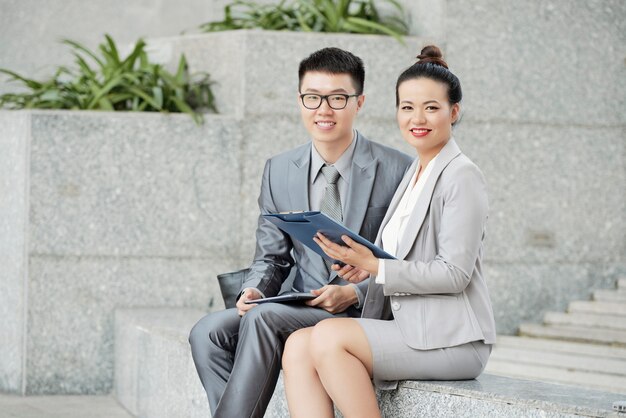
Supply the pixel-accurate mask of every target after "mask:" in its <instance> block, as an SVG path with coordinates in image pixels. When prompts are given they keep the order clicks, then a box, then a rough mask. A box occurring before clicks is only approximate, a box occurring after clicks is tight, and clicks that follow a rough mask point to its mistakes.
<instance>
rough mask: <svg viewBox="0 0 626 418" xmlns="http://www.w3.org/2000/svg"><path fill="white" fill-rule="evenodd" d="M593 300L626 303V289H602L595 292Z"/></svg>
mask: <svg viewBox="0 0 626 418" xmlns="http://www.w3.org/2000/svg"><path fill="white" fill-rule="evenodd" d="M593 300H597V301H599V302H616V303H626V291H623V290H622V291H619V290H606V289H600V290H595V291H594V292H593Z"/></svg>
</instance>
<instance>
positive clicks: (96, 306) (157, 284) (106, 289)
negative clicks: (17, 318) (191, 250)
mask: <svg viewBox="0 0 626 418" xmlns="http://www.w3.org/2000/svg"><path fill="white" fill-rule="evenodd" d="M231 263H232V261H229V260H218V259H211V258H210V257H208V256H207V257H206V258H204V259H194V258H169V259H168V258H161V257H145V258H135V257H119V258H116V257H55V256H49V257H44V256H36V257H32V258H31V272H30V275H31V279H30V281H31V283H30V287H29V294H30V298H29V309H28V333H27V337H28V340H27V344H28V358H27V369H26V372H27V381H26V393H27V394H52V393H66V394H71V393H90V394H99V393H109V392H110V391H111V389H112V387H113V370H114V364H113V359H114V357H113V356H114V332H113V330H114V327H113V323H114V318H113V311H114V310H115V309H116V308H118V307H146V306H180V307H202V308H205V309H209V308H211V307H210V306H209V303H211V301H213V307H212V308H218V307H221V306H223V305H222V302H221V300H219V301H218V300H216V299H214V297H215V295H218V294H219V289H218V285H217V281H216V280H215V275H216V274H218V273H220V272H223V271H226V270H227V269H229V266H230V264H231Z"/></svg>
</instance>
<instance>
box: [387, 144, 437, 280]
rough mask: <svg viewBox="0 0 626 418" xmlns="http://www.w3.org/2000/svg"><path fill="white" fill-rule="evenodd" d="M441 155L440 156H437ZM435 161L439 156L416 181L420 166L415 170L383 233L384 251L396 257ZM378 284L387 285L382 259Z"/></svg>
mask: <svg viewBox="0 0 626 418" xmlns="http://www.w3.org/2000/svg"><path fill="white" fill-rule="evenodd" d="M437 155H439V154H437ZM435 161H437V156H435V158H433V159H432V160H430V162H429V163H428V164H427V165H426V168H424V170H423V172H422V175H421V176H420V177H419V179H417V181H415V178H416V177H417V174H418V170H419V165H418V167H417V169H416V170H415V174H414V175H413V179H412V180H411V181H410V182H409V184H408V185H407V188H406V190H405V191H404V194H403V195H402V199H401V200H400V203H398V206H397V207H396V210H395V212H393V214H392V215H391V218H390V219H389V222H387V225H385V228H384V229H383V233H382V237H381V238H382V244H383V249H384V250H385V251H386V252H388V253H389V254H391V255H393V256H395V255H396V254H397V251H398V243H399V242H400V240H401V239H402V238H403V237H404V233H405V231H406V226H407V223H408V222H409V218H410V217H411V213H413V209H414V208H415V205H416V203H417V199H418V198H419V196H420V194H421V193H422V190H423V189H424V185H425V184H426V180H428V176H430V173H431V171H433V167H434V166H435ZM376 283H379V284H385V260H383V259H381V260H379V262H378V274H377V275H376Z"/></svg>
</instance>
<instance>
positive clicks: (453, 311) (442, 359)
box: [283, 46, 496, 418]
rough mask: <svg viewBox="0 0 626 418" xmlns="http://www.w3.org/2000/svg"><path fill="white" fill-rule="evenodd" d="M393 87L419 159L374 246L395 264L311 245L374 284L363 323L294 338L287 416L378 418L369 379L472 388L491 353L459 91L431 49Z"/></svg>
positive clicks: (348, 249)
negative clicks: (458, 127) (459, 130)
mask: <svg viewBox="0 0 626 418" xmlns="http://www.w3.org/2000/svg"><path fill="white" fill-rule="evenodd" d="M418 58H419V61H418V62H417V63H416V64H414V65H413V66H411V67H409V68H408V69H407V70H405V71H404V72H403V73H402V74H401V75H400V77H399V78H398V82H397V84H396V106H397V121H398V125H399V128H400V131H401V133H402V136H403V137H404V139H405V140H406V141H407V142H408V143H409V144H410V145H411V146H413V147H414V148H415V150H416V151H417V159H416V160H415V162H414V163H413V165H412V166H411V167H410V168H409V169H408V171H407V173H406V174H405V176H404V179H403V181H402V182H401V183H400V186H399V187H398V190H397V191H396V193H395V195H394V197H393V199H392V201H391V204H390V206H389V210H388V212H387V214H386V215H385V218H384V220H383V223H382V225H381V228H380V232H379V233H378V237H377V239H376V243H377V245H379V246H382V248H383V249H384V250H385V251H387V252H388V253H390V254H392V255H394V256H395V257H396V259H377V258H376V257H374V255H373V254H372V253H371V251H369V250H368V249H367V248H366V247H364V246H362V245H359V244H358V243H356V242H354V241H352V240H350V239H349V238H348V237H344V241H345V244H346V246H340V245H337V244H334V243H332V242H331V241H329V240H327V239H326V238H325V237H324V236H323V235H319V234H318V236H317V238H316V242H317V243H318V244H319V245H320V246H321V247H322V249H323V250H324V251H325V252H326V254H328V255H329V256H330V257H332V258H334V259H336V260H339V261H341V262H343V263H345V264H346V266H345V267H343V268H340V267H339V266H338V265H335V266H333V268H334V269H336V270H339V274H340V275H341V276H342V277H343V278H345V279H346V280H349V281H353V282H357V281H360V280H362V279H363V278H364V277H368V276H371V278H372V279H371V280H370V284H369V288H368V291H367V296H366V300H365V304H364V307H363V314H362V317H361V318H358V319H354V318H333V319H328V320H324V321H322V322H320V323H319V324H317V325H316V326H315V327H312V328H306V329H302V330H299V331H296V332H295V333H293V334H292V335H291V336H290V337H289V339H288V341H287V344H286V347H285V353H284V355H283V369H284V376H285V387H286V392H287V401H288V404H289V410H290V413H291V416H292V417H295V418H297V417H312V416H314V417H329V418H330V417H333V416H334V414H333V403H334V404H335V405H336V406H337V408H338V409H339V410H340V411H341V412H342V414H343V416H344V417H345V418H350V417H358V418H363V417H380V411H379V408H378V404H377V401H376V395H375V391H374V388H373V387H372V384H371V380H373V381H374V383H375V384H376V386H377V387H379V388H382V389H390V388H395V386H396V382H397V380H401V379H422V380H461V379H472V378H475V377H476V376H478V375H479V374H480V373H481V372H482V371H483V369H484V367H485V365H486V362H487V359H488V358H489V354H490V352H491V345H492V344H493V343H495V337H496V332H495V322H494V318H493V311H492V307H491V301H490V299H489V293H488V291H487V286H486V284H485V280H484V278H483V274H482V258H483V241H484V238H485V226H486V222H487V211H488V203H487V190H486V185H485V180H484V178H483V175H482V173H481V171H480V169H479V168H478V167H477V166H476V165H475V164H474V163H473V162H472V161H470V159H469V158H467V157H466V156H465V155H464V154H462V153H461V151H460V149H459V147H458V146H457V144H456V142H455V140H454V139H453V138H452V125H454V123H455V122H456V121H457V119H458V117H459V110H460V108H459V102H460V101H461V97H462V93H461V86H460V83H459V80H458V78H457V77H456V76H455V75H454V74H452V72H450V71H449V70H448V66H447V64H446V62H445V61H444V60H443V58H442V54H441V51H440V50H439V48H437V47H436V46H427V47H425V48H424V49H423V50H422V52H421V54H420V55H419V56H418Z"/></svg>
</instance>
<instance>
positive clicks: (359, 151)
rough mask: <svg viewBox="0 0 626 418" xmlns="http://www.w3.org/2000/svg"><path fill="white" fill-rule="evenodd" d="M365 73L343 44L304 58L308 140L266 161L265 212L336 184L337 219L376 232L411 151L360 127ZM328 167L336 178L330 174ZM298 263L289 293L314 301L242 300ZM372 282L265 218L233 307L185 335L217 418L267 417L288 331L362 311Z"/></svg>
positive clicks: (319, 202)
mask: <svg viewBox="0 0 626 418" xmlns="http://www.w3.org/2000/svg"><path fill="white" fill-rule="evenodd" d="M364 78H365V72H364V69H363V62H362V61H361V59H360V58H358V57H356V56H354V55H353V54H351V53H349V52H347V51H343V50H341V49H338V48H324V49H322V50H319V51H317V52H315V53H313V54H312V55H310V56H309V57H307V58H306V59H304V60H303V61H302V62H301V63H300V68H299V90H300V91H299V95H298V101H299V105H300V111H301V116H302V121H303V123H304V126H305V127H306V129H307V131H308V132H309V134H310V136H311V139H312V141H311V142H309V143H307V144H305V145H302V146H300V147H297V148H295V149H293V150H290V151H287V152H284V153H282V154H279V155H277V156H275V157H272V158H271V159H269V160H268V161H267V163H266V164H265V170H264V172H263V179H262V184H261V192H260V195H259V201H258V202H259V208H260V211H261V214H266V213H276V212H285V211H293V210H320V209H322V210H323V209H324V208H325V207H328V205H329V204H328V200H329V198H328V196H329V193H330V192H331V190H332V191H333V193H335V196H336V195H337V191H338V196H339V197H338V199H337V198H334V200H333V201H334V203H333V206H334V209H333V211H334V212H335V213H334V216H335V217H338V219H339V220H341V221H342V222H343V224H344V225H345V226H347V227H348V228H349V229H351V230H353V231H358V232H359V234H360V235H361V236H363V237H364V238H366V239H368V240H370V241H372V240H374V239H375V238H376V234H377V232H378V228H379V226H380V223H381V221H382V219H383V217H384V215H385V212H386V211H387V207H388V206H389V202H390V200H391V198H392V196H393V193H394V191H395V190H396V187H397V185H398V183H399V182H400V180H401V179H402V177H403V174H404V172H405V170H406V168H407V167H408V166H409V164H410V163H411V158H410V157H409V156H408V155H405V154H403V153H401V152H399V151H396V150H393V149H391V148H388V147H385V146H382V145H380V144H377V143H375V142H370V141H369V140H367V139H366V138H365V137H363V136H362V135H361V134H360V133H358V132H357V131H355V130H354V128H353V123H354V120H355V118H356V115H357V113H358V112H359V110H360V109H361V107H362V106H363V102H364V100H365V96H363V84H364ZM328 167H330V168H328ZM329 170H330V172H334V177H333V176H332V175H331V176H330V177H328V174H327V173H328V172H329ZM337 172H338V175H337ZM331 178H332V179H331ZM337 200H338V202H337ZM337 206H338V207H337ZM292 267H293V268H295V278H294V281H293V290H296V291H301V292H312V293H314V294H315V295H316V296H317V297H316V298H315V299H313V300H311V301H309V302H306V304H280V303H267V304H259V305H255V304H245V303H244V302H245V301H247V300H252V299H257V298H260V297H263V296H265V297H269V296H275V295H276V294H278V293H279V291H280V289H281V286H282V284H283V282H284V281H285V280H286V279H287V277H288V276H289V273H290V271H291V269H292ZM348 274H359V272H355V271H351V272H350V273H348ZM367 284H368V280H365V281H363V282H361V283H359V284H358V285H354V284H350V283H348V282H347V281H345V280H344V279H343V278H341V277H340V276H339V275H338V274H337V272H336V271H333V270H331V269H329V267H328V266H327V264H326V263H325V262H324V259H323V258H322V257H320V256H319V255H318V254H316V253H315V252H314V251H312V250H310V249H309V248H307V247H305V246H303V245H302V244H301V243H300V242H297V241H292V240H291V238H290V237H289V236H288V235H286V234H285V233H283V232H282V231H281V230H279V229H278V228H277V227H276V226H274V225H273V224H272V223H270V222H268V221H267V220H265V219H264V218H263V217H261V216H259V223H258V228H257V232H256V253H255V256H254V261H253V263H252V266H251V267H250V272H249V274H248V276H247V279H246V281H245V283H243V286H242V292H241V295H240V297H239V300H238V301H237V306H236V308H233V309H226V310H223V311H220V312H214V313H211V314H209V315H207V316H205V317H204V318H202V319H201V320H200V321H198V323H197V324H196V325H195V326H194V328H193V329H192V331H191V334H190V336H189V342H190V344H191V351H192V355H193V359H194V362H195V364H196V369H197V371H198V375H199V376H200V380H201V381H202V384H203V386H204V388H205V390H206V392H207V396H208V399H209V405H210V408H211V413H212V415H213V417H214V418H224V417H231V418H245V417H262V416H263V414H264V413H265V410H266V408H267V405H268V403H269V401H270V399H271V397H272V394H273V392H274V388H275V386H276V380H277V379H278V375H279V372H280V367H281V356H282V352H283V347H284V343H285V341H286V339H287V337H288V336H289V335H290V334H291V333H292V332H293V331H295V330H298V329H300V328H304V327H309V326H312V325H315V324H316V323H317V322H319V321H321V320H323V319H325V318H331V317H333V316H351V317H356V316H359V315H360V308H361V306H362V303H363V301H364V295H365V291H366V289H367Z"/></svg>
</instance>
